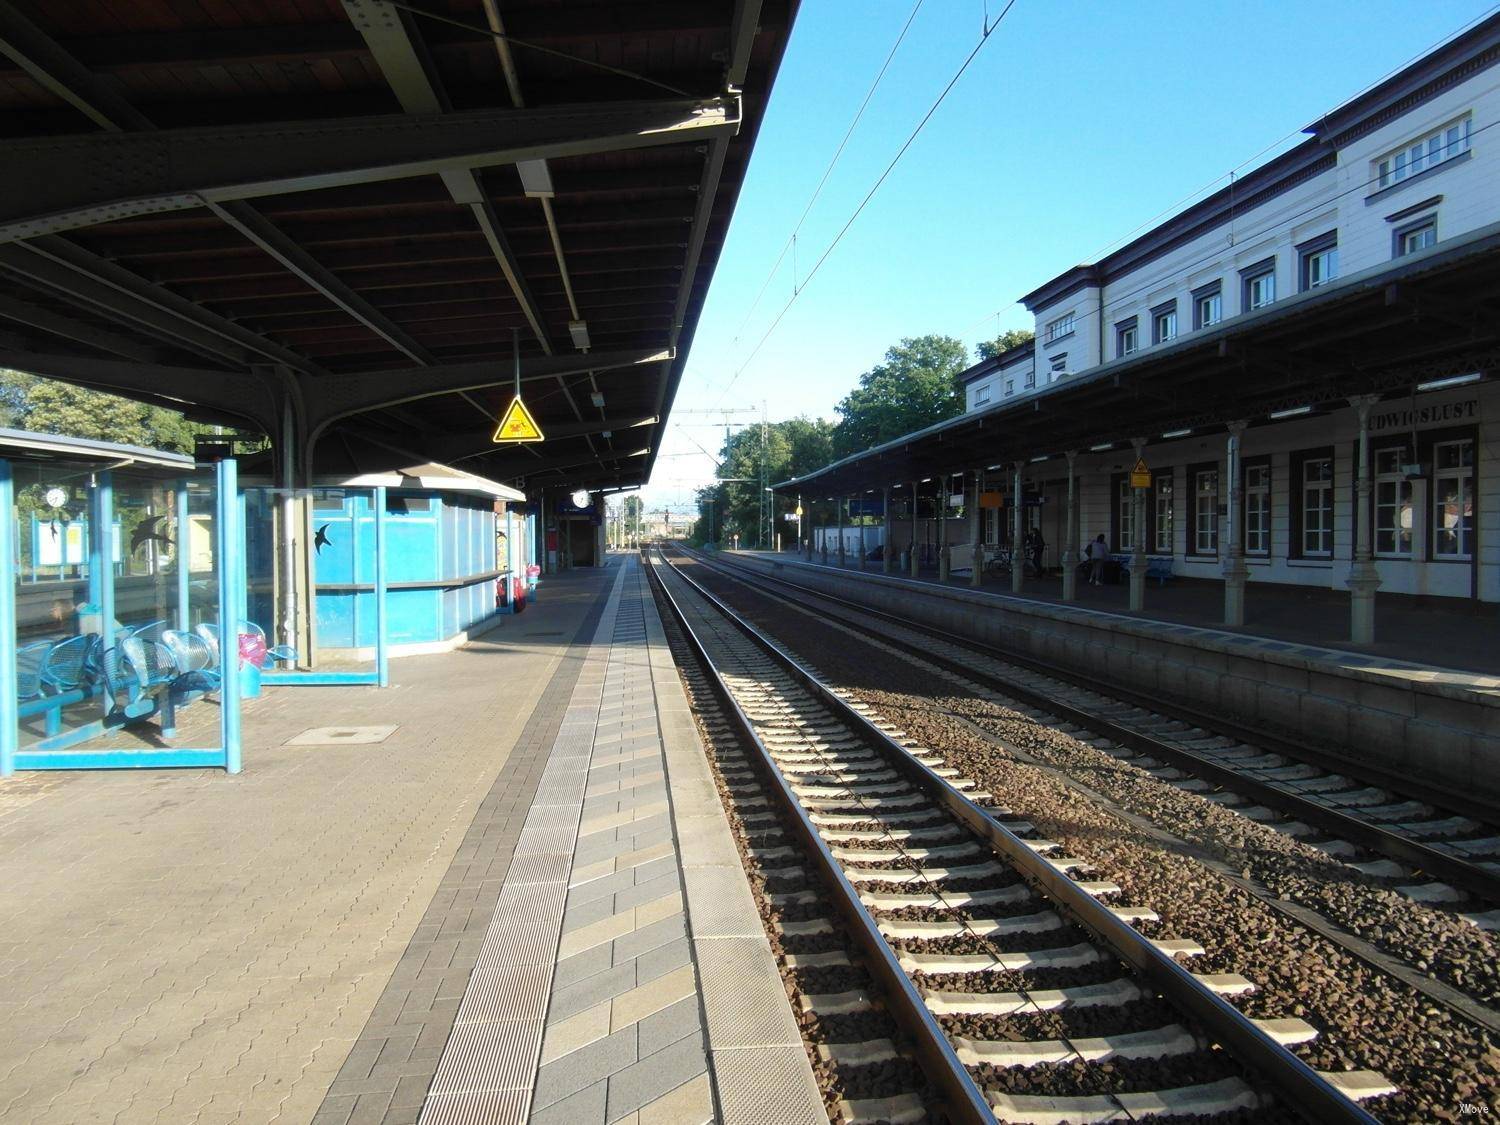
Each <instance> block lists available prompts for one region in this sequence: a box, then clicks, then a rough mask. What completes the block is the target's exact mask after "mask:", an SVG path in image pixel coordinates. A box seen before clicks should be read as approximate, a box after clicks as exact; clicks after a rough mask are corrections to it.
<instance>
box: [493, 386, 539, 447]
mask: <svg viewBox="0 0 1500 1125" xmlns="http://www.w3.org/2000/svg"><path fill="white" fill-rule="evenodd" d="M490 440H491V441H496V442H502V441H543V440H545V439H544V438H543V436H542V428H541V427H540V426H538V425H537V424H536V419H535V418H533V417H532V416H531V411H529V410H527V409H526V404H525V403H524V402H522V401H521V396H520V395H517V396H516V397H515V398H513V399H511V400H510V407H509V408H508V409H507V410H506V411H505V417H503V418H501V419H500V424H499V425H498V426H496V427H495V436H494V437H492V438H491V439H490Z"/></svg>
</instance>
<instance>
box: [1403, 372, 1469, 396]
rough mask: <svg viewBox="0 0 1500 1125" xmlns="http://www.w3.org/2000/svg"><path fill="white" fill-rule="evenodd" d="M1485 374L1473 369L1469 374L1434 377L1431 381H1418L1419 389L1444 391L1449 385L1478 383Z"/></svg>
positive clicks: (1458, 385)
mask: <svg viewBox="0 0 1500 1125" xmlns="http://www.w3.org/2000/svg"><path fill="white" fill-rule="evenodd" d="M1482 378H1484V375H1483V374H1482V373H1481V372H1478V371H1471V372H1469V374H1467V375H1450V376H1449V377H1448V378H1446V379H1433V380H1431V381H1430V382H1426V383H1418V384H1417V390H1419V391H1442V390H1447V389H1448V388H1449V387H1461V386H1463V385H1464V384H1465V383H1477V382H1479V380H1480V379H1482Z"/></svg>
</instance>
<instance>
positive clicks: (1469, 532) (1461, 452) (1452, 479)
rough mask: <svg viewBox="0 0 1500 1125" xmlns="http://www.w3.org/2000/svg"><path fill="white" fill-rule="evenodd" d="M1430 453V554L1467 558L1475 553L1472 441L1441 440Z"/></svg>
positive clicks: (1451, 558)
mask: <svg viewBox="0 0 1500 1125" xmlns="http://www.w3.org/2000/svg"><path fill="white" fill-rule="evenodd" d="M1432 452H1433V458H1432V465H1433V486H1432V487H1433V497H1432V498H1433V504H1432V554H1433V557H1434V558H1439V559H1450V560H1468V559H1470V558H1472V557H1473V552H1474V443H1473V441H1470V440H1463V441H1441V442H1438V443H1437V445H1435V446H1434V447H1433V451H1432Z"/></svg>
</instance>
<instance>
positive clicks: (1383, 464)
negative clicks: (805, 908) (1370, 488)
mask: <svg viewBox="0 0 1500 1125" xmlns="http://www.w3.org/2000/svg"><path fill="white" fill-rule="evenodd" d="M1405 458H1406V447H1405V446H1404V445H1392V446H1387V447H1385V448H1383V449H1377V450H1375V553H1376V554H1377V555H1380V556H1382V557H1385V558H1398V559H1400V558H1410V557H1411V545H1412V487H1411V486H1412V482H1411V481H1410V480H1408V479H1407V477H1406V474H1405V473H1404V472H1402V469H1401V465H1402V462H1403V461H1404V460H1405Z"/></svg>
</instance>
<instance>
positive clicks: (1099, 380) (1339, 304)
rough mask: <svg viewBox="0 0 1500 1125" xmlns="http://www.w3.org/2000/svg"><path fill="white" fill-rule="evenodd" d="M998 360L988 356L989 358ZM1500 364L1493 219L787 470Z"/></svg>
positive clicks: (1179, 426)
mask: <svg viewBox="0 0 1500 1125" xmlns="http://www.w3.org/2000/svg"><path fill="white" fill-rule="evenodd" d="M986 362H988V363H993V361H986ZM1476 372H1477V373H1479V374H1480V375H1481V376H1484V377H1489V378H1493V377H1495V376H1497V375H1500V224H1497V225H1496V226H1492V227H1487V228H1485V229H1482V230H1479V231H1476V232H1475V233H1474V234H1472V235H1470V236H1468V237H1466V238H1463V239H1453V240H1450V241H1447V242H1442V243H1439V244H1438V245H1437V246H1436V247H1432V248H1430V249H1427V250H1424V251H1421V252H1419V253H1416V254H1413V255H1411V256H1410V257H1407V258H1403V259H1401V260H1400V261H1399V262H1395V263H1391V264H1387V265H1382V266H1380V267H1376V268H1373V269H1370V270H1367V271H1365V272H1363V273H1359V274H1354V275H1351V276H1350V277H1347V278H1343V279H1341V280H1340V281H1338V282H1337V283H1334V284H1331V285H1328V286H1325V287H1320V288H1318V289H1314V290H1311V291H1309V292H1306V293H1300V294H1297V295H1296V296H1294V297H1290V298H1288V299H1286V300H1282V301H1278V302H1276V303H1275V304H1274V305H1270V306H1268V307H1266V308H1264V309H1259V310H1256V311H1255V312H1252V313H1247V314H1244V315H1242V316H1237V317H1234V318H1232V319H1229V320H1226V321H1224V322H1223V323H1222V324H1220V325H1217V326H1215V327H1214V328H1212V329H1207V330H1204V331H1201V332H1194V333H1192V334H1191V335H1188V336H1184V337H1182V338H1180V339H1179V340H1177V341H1175V342H1174V343H1171V344H1166V345H1162V346H1158V347H1151V348H1147V349H1144V350H1142V351H1139V352H1136V353H1135V354H1133V355H1130V356H1127V357H1126V358H1124V359H1116V360H1111V361H1110V362H1108V363H1104V364H1101V365H1100V366H1098V367H1094V368H1091V369H1089V370H1088V371H1085V372H1082V373H1080V374H1079V375H1077V376H1073V377H1069V378H1067V379H1065V380H1064V381H1062V382H1059V383H1057V384H1055V385H1054V386H1052V387H1049V388H1047V389H1046V390H1044V391H1042V392H1041V393H1038V394H1034V395H1029V396H1025V397H1018V398H1015V399H1002V400H1001V401H1000V402H999V403H997V404H995V405H994V406H991V407H988V408H986V409H984V410H976V411H971V412H970V413H967V414H961V415H959V416H958V417H956V418H950V419H948V420H946V421H944V422H939V423H938V424H936V425H933V426H929V427H927V428H926V429H923V430H918V431H916V432H915V433H911V434H907V435H905V436H903V437H899V438H896V439H895V440H893V441H889V442H886V443H884V444H883V445H879V446H876V447H875V448H873V449H870V450H867V451H865V452H863V453H858V454H855V455H853V456H850V457H846V458H844V459H843V460H841V461H836V462H834V463H833V464H831V465H828V466H826V467H824V468H822V469H820V470H818V471H817V472H815V473H809V474H807V475H806V476H803V477H800V478H794V479H792V480H789V481H782V482H781V483H779V484H777V485H775V490H776V491H777V492H780V493H782V494H784V495H789V496H795V495H799V494H800V495H804V496H806V497H808V498H811V499H819V498H824V497H835V496H847V495H852V494H853V493H855V492H864V491H866V490H867V489H879V488H882V487H890V486H903V485H909V484H910V483H911V482H912V481H913V480H918V481H920V480H921V479H922V478H924V477H931V476H935V475H937V474H940V473H960V472H973V471H983V470H992V469H993V470H1000V469H1009V468H1011V467H1012V466H1014V465H1015V464H1016V463H1017V462H1021V463H1030V462H1031V461H1032V460H1034V459H1047V458H1052V457H1060V456H1062V455H1065V454H1066V453H1067V452H1068V451H1069V450H1076V451H1080V452H1087V451H1089V450H1090V449H1091V448H1092V447H1096V446H1104V445H1108V447H1110V448H1114V449H1119V448H1128V447H1129V443H1130V441H1131V439H1133V438H1145V439H1147V440H1148V441H1150V442H1152V443H1159V442H1160V441H1161V440H1162V437H1163V435H1166V434H1177V433H1180V432H1190V433H1192V434H1193V435H1195V436H1200V437H1201V435H1202V434H1203V433H1205V432H1212V431H1215V430H1217V431H1218V432H1219V433H1224V432H1225V425H1226V424H1227V423H1228V422H1230V421H1236V420H1243V421H1245V422H1247V423H1249V424H1250V425H1251V426H1256V425H1263V424H1269V423H1271V422H1272V421H1274V420H1273V419H1272V418H1271V415H1272V414H1280V413H1281V412H1283V411H1294V410H1295V411H1299V412H1301V411H1302V408H1304V407H1309V408H1311V410H1312V411H1313V412H1315V413H1316V412H1321V411H1324V410H1328V409H1336V408H1339V407H1343V406H1347V405H1348V398H1349V396H1351V395H1356V394H1371V393H1375V394H1382V395H1409V394H1411V393H1413V391H1414V390H1415V388H1416V387H1417V386H1418V385H1420V384H1421V383H1423V382H1428V381H1437V380H1441V379H1445V378H1449V377H1457V376H1462V375H1469V374H1473V373H1476Z"/></svg>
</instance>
